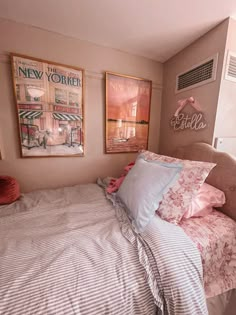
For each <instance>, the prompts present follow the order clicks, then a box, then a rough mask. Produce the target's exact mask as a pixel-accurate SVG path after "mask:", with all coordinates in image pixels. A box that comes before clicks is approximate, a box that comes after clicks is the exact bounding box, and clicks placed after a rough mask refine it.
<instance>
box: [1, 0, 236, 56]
mask: <svg viewBox="0 0 236 315" xmlns="http://www.w3.org/2000/svg"><path fill="white" fill-rule="evenodd" d="M233 15H236V1H235V0H198V1H196V0H192V1H191V0H0V17H3V18H6V19H10V20H14V21H17V22H22V23H25V24H28V25H33V26H36V27H39V28H42V29H45V30H49V31H53V32H57V33H60V34H63V35H67V36H71V37H75V38H78V39H81V40H86V41H89V42H93V43H96V44H99V45H103V46H107V47H111V48H114V49H118V50H121V51H125V52H128V53H132V54H135V55H139V56H144V57H147V58H150V59H153V60H156V61H160V62H164V61H166V60H167V59H169V58H170V57H172V56H173V55H175V54H176V53H177V52H179V51H180V50H182V49H183V48H184V47H186V46H187V45H189V44H190V43H191V42H193V41H194V40H195V39H197V38H198V37H200V36H201V35H203V34H204V33H206V32H207V31H208V30H210V29H211V28H213V27H214V26H216V25H217V24H218V23H220V22H221V21H223V20H224V19H225V18H227V17H228V16H233Z"/></svg>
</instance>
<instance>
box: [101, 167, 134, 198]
mask: <svg viewBox="0 0 236 315" xmlns="http://www.w3.org/2000/svg"><path fill="white" fill-rule="evenodd" d="M134 163H135V162H131V163H129V164H128V165H127V166H125V168H124V173H123V174H122V175H121V176H120V177H119V178H113V179H111V181H110V183H109V185H108V186H107V188H106V191H107V192H108V193H109V194H111V193H113V192H116V191H117V190H118V189H119V188H120V185H121V184H122V182H123V180H124V179H125V176H126V175H127V174H128V172H129V170H131V168H132V167H133V166H134Z"/></svg>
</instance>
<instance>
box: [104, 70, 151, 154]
mask: <svg viewBox="0 0 236 315" xmlns="http://www.w3.org/2000/svg"><path fill="white" fill-rule="evenodd" d="M151 92H152V82H151V81H150V80H145V79H142V78H137V77H132V76H127V75H122V74H117V73H113V72H106V139H105V152H106V153H124V152H138V151H139V150H141V149H147V148H148V132H149V120H150V104H151Z"/></svg>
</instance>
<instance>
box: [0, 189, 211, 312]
mask: <svg viewBox="0 0 236 315" xmlns="http://www.w3.org/2000/svg"><path fill="white" fill-rule="evenodd" d="M0 214H1V217H0V239H1V242H0V314H1V315H2V314H4V315H5V314H6V315H31V314H59V315H60V314H61V315H62V314H68V315H69V314H73V315H74V314H85V315H93V314H96V315H100V314H101V315H102V314H107V315H108V314H109V315H110V314H114V315H115V314H118V315H119V314H124V315H134V314H135V315H137V314H140V315H144V314H147V315H149V314H150V315H151V314H170V315H171V314H184V315H185V314H186V315H187V314H189V315H193V314H196V315H197V314H199V315H200V314H207V309H206V303H205V297H204V291H203V287H202V266H201V259H200V255H199V253H198V250H197V249H196V247H195V246H194V245H193V243H192V241H191V240H190V239H189V238H188V237H187V236H186V235H185V233H184V232H183V231H182V230H181V228H179V227H177V226H173V225H171V224H169V223H167V222H164V221H162V220H161V219H159V218H158V217H156V218H155V219H154V220H153V221H152V223H151V224H150V225H149V227H148V229H147V230H146V231H145V232H144V233H142V234H140V235H136V234H135V233H134V232H133V230H132V228H131V226H130V224H129V220H128V218H127V216H126V214H125V212H124V211H123V209H122V208H121V207H120V206H118V205H115V206H113V205H112V203H111V202H110V201H109V200H107V199H106V198H105V195H104V191H103V189H102V188H101V187H99V186H98V185H96V184H89V185H79V186H74V187H67V188H61V189H56V190H45V191H37V192H32V193H28V194H25V195H24V196H23V198H21V200H19V201H17V202H16V203H14V204H13V205H10V206H2V207H0Z"/></svg>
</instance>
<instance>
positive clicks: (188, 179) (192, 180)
mask: <svg viewBox="0 0 236 315" xmlns="http://www.w3.org/2000/svg"><path fill="white" fill-rule="evenodd" d="M141 155H142V156H143V157H144V159H145V160H147V161H148V160H150V161H152V160H157V161H163V162H168V163H173V164H176V163H178V164H179V163H181V164H182V165H183V169H182V171H181V172H180V174H179V179H178V180H177V182H176V183H175V185H174V186H173V187H171V188H170V189H169V190H168V192H167V193H166V194H164V195H163V198H162V201H161V203H160V206H159V208H158V209H157V212H156V213H157V214H158V215H159V216H160V217H161V218H162V219H163V220H166V221H168V222H171V223H174V224H178V223H179V222H180V221H181V219H182V217H183V216H184V214H185V212H187V211H188V209H189V207H190V205H191V202H192V200H193V198H194V197H195V196H196V195H197V192H198V191H199V189H200V187H201V186H202V184H203V183H204V181H205V179H206V178H207V176H208V174H209V173H210V171H211V170H212V168H213V167H214V166H215V165H216V164H214V163H208V162H199V161H189V160H181V159H177V158H174V157H170V156H165V155H159V154H156V153H153V152H150V151H142V152H141Z"/></svg>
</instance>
